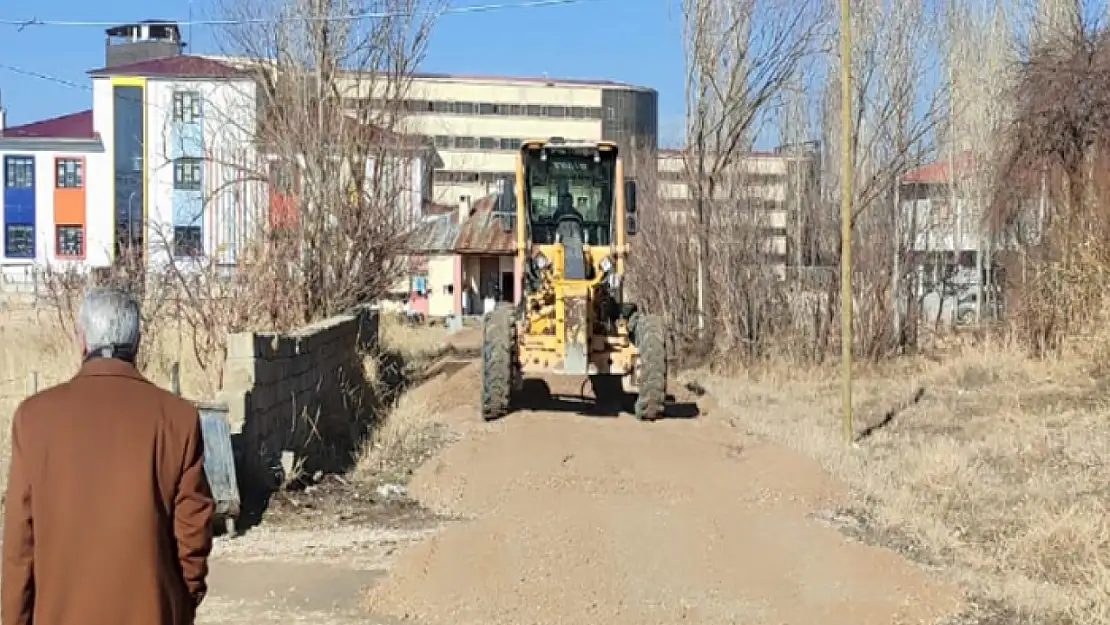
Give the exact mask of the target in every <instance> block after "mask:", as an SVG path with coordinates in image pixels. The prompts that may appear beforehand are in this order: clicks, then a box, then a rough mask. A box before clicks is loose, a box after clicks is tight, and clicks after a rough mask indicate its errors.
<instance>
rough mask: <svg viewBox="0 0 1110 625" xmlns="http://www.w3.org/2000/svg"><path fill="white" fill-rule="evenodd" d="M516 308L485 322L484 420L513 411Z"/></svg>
mask: <svg viewBox="0 0 1110 625" xmlns="http://www.w3.org/2000/svg"><path fill="white" fill-rule="evenodd" d="M515 340H516V337H515V336H514V328H513V309H512V308H510V307H507V306H506V307H498V308H495V309H494V310H493V311H492V312H491V313H489V314H488V315H486V316H485V317H484V318H483V319H482V419H484V420H486V421H493V420H494V419H500V418H501V417H503V416H505V415H506V414H508V413H509V411H510V410H511V404H512V396H513V354H514V351H515V350H514V342H515Z"/></svg>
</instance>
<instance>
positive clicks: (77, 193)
mask: <svg viewBox="0 0 1110 625" xmlns="http://www.w3.org/2000/svg"><path fill="white" fill-rule="evenodd" d="M54 224H55V225H58V224H64V225H67V226H84V225H85V189H83V188H81V189H58V188H55V189H54Z"/></svg>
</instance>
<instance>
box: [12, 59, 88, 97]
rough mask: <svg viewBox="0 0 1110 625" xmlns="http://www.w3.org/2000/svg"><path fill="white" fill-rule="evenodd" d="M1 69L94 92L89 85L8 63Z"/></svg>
mask: <svg viewBox="0 0 1110 625" xmlns="http://www.w3.org/2000/svg"><path fill="white" fill-rule="evenodd" d="M0 69H5V70H8V71H9V72H12V73H13V74H23V75H24V76H31V77H33V78H38V79H40V80H47V81H50V82H55V83H58V84H59V85H65V86H67V87H73V88H75V89H84V90H86V91H92V87H91V86H89V85H82V84H80V83H75V82H73V81H72V80H66V79H65V78H59V77H57V76H51V75H50V74H43V73H41V72H35V71H32V70H29V69H23V68H22V67H16V66H15V65H8V64H7V63H0Z"/></svg>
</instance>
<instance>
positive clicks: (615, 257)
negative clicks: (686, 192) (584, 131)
mask: <svg viewBox="0 0 1110 625" xmlns="http://www.w3.org/2000/svg"><path fill="white" fill-rule="evenodd" d="M514 186H515V195H514V196H511V199H512V203H513V204H515V207H512V209H511V210H512V212H511V213H509V217H510V218H509V220H508V221H507V222H506V224H507V227H511V229H512V231H513V232H514V234H515V236H516V272H515V275H516V276H517V279H518V280H520V284H518V285H515V286H516V289H517V296H516V298H515V301H516V302H517V303H516V304H515V305H513V304H502V305H500V306H498V307H497V308H495V309H494V310H493V311H491V312H489V313H488V314H487V315H486V316H485V317H484V319H483V327H482V333H483V341H482V343H483V344H482V391H481V392H482V401H481V405H482V408H481V410H482V417H483V418H484V419H486V420H487V421H488V420H492V419H497V418H499V417H501V416H504V415H505V414H507V413H508V412H510V411H512V410H513V409H514V408H515V407H517V406H519V405H521V404H522V401H521V400H528V399H530V398H527V397H522V393H524V392H525V388H526V386H525V384H524V379H525V377H527V376H534V377H540V376H544V375H572V376H589V378H590V381H591V384H592V386H593V390H594V397H595V398H596V399H597V400H599V401H601V400H608V399H609V398H610V397H611V394H612V393H613V392H620V393H621V394H622V395H623V394H624V393H632V392H635V393H636V394H637V397H636V401H635V406H634V411H633V412H634V414H635V416H636V418H637V419H641V420H653V419H656V418H658V417H660V416H661V415H662V412H663V404H664V401H665V398H666V393H667V359H666V348H665V342H664V333H663V325H662V323H661V320H660V319H659V318H658V317H655V316H652V315H647V314H644V313H642V312H641V311H640V310H639V309H638V308H637V306H636V305H635V304H632V303H630V302H626V301H625V300H624V274H625V267H626V260H627V255H628V244H627V241H628V237H629V236H634V235H635V234H636V231H637V215H636V183H635V182H634V181H631V180H625V179H624V168H623V165H622V162H621V159H620V158H619V157H618V155H617V145H616V144H615V143H611V142H608V141H601V142H587V143H576V142H569V141H566V140H564V139H562V138H559V137H553V138H551V139H546V140H529V141H525V142H523V144H522V146H521V150H520V153H519V155H518V158H517V164H516V180H515V185H514ZM509 224H511V225H509Z"/></svg>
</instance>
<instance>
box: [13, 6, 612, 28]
mask: <svg viewBox="0 0 1110 625" xmlns="http://www.w3.org/2000/svg"><path fill="white" fill-rule="evenodd" d="M602 1H604V0H529V1H527V2H515V3H498V4H476V5H471V6H461V7H455V6H449V7H447V8H445V9H441V10H439V11H429V12H425V13H423V15H426V16H427V17H441V16H444V15H461V14H467V13H488V12H492V11H503V10H510V9H538V8H543V7H552V6H565V5H572V4H586V3H588V2H602ZM415 15H417V14H416V13H413V12H411V11H379V12H366V13H354V14H351V15H328V16H319V17H314V16H299V17H298V16H294V17H288V18H262V17H260V18H253V19H222V20H193V19H189V20H185V21H179V22H173V23H175V24H177V25H178V26H238V25H243V24H277V23H279V22H357V21H360V20H368V19H386V18H392V17H412V16H415ZM126 23H127V20H121V21H96V20H90V21H86V20H40V19H37V18H30V19H22V20H17V19H10V18H0V25H3V26H14V27H17V28H18V29H19V30H23V29H24V28H28V27H31V26H79V27H81V26H90V27H97V28H108V27H112V26H118V25H120V24H126Z"/></svg>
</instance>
